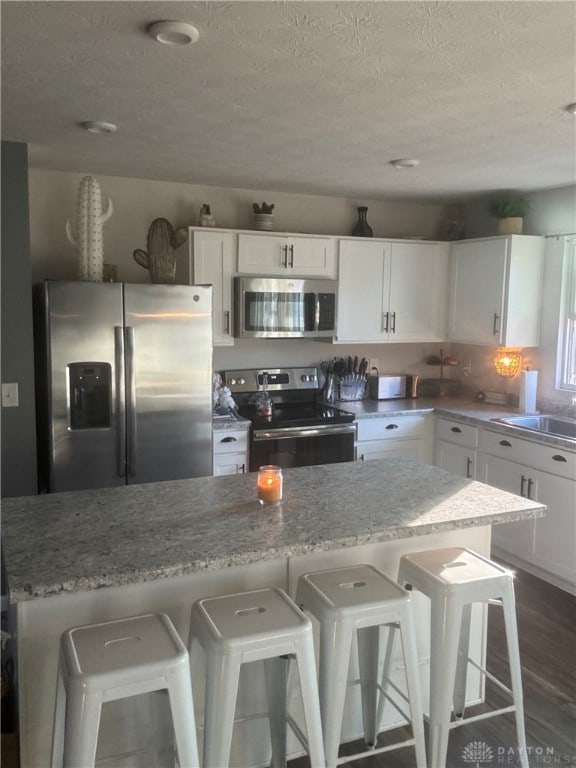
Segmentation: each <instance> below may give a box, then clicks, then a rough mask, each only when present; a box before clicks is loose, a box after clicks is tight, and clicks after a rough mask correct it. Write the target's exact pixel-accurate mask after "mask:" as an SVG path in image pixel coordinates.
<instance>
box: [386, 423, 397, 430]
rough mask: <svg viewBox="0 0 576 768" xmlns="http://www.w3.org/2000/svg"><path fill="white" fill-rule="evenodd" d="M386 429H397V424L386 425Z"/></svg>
mask: <svg viewBox="0 0 576 768" xmlns="http://www.w3.org/2000/svg"><path fill="white" fill-rule="evenodd" d="M386 429H398V424H387V425H386Z"/></svg>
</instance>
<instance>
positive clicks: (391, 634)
mask: <svg viewBox="0 0 576 768" xmlns="http://www.w3.org/2000/svg"><path fill="white" fill-rule="evenodd" d="M397 629H398V627H397V625H396V624H388V638H387V640H386V651H385V652H384V665H383V667H382V682H381V686H382V693H381V694H380V698H379V699H378V712H377V714H376V727H377V728H378V730H380V728H381V727H382V720H383V718H384V708H385V707H386V694H387V693H388V688H389V685H388V681H389V679H390V668H391V666H392V651H393V650H394V641H395V639H396V630H397Z"/></svg>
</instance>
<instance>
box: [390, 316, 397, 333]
mask: <svg viewBox="0 0 576 768" xmlns="http://www.w3.org/2000/svg"><path fill="white" fill-rule="evenodd" d="M391 317H392V326H391V328H390V333H396V312H392V315H391Z"/></svg>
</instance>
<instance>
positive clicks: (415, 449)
mask: <svg viewBox="0 0 576 768" xmlns="http://www.w3.org/2000/svg"><path fill="white" fill-rule="evenodd" d="M372 459H416V460H417V461H422V462H424V461H425V446H424V441H423V440H366V441H365V442H363V443H359V444H358V445H357V446H356V460H357V461H371V460H372Z"/></svg>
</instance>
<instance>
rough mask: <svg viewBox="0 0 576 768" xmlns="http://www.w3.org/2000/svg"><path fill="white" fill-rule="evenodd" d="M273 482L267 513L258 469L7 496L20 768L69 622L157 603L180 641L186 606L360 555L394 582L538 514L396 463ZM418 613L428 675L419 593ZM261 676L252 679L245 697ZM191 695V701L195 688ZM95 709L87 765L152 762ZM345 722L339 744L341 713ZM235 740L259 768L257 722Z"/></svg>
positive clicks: (45, 718)
mask: <svg viewBox="0 0 576 768" xmlns="http://www.w3.org/2000/svg"><path fill="white" fill-rule="evenodd" d="M284 476H285V477H284V498H283V501H282V502H281V503H280V504H279V505H277V506H261V505H260V504H259V503H258V502H257V499H256V475H255V474H247V475H238V476H229V477H219V478H216V477H215V478H197V479H193V480H182V481H174V482H167V483H153V484H146V485H135V486H127V487H125V488H115V489H103V490H97V491H86V492H72V493H61V494H54V495H48V496H36V497H25V498H17V499H7V500H5V501H4V504H3V541H4V548H5V556H6V562H7V568H8V579H9V587H10V592H11V601H12V602H13V603H15V609H16V615H17V632H18V652H19V678H18V679H19V696H20V731H21V733H20V739H21V758H22V766H23V768H28V767H32V766H33V767H34V768H43V766H45V765H47V764H48V762H49V748H50V734H51V725H52V712H53V699H54V690H55V680H56V667H57V649H58V640H59V636H60V634H61V632H62V631H63V630H64V629H66V628H67V627H70V626H74V625H78V624H84V623H89V622H93V621H105V620H109V619H113V618H118V617H121V616H129V615H134V614H137V613H141V612H146V611H151V610H152V611H157V610H163V611H165V612H166V613H168V614H169V615H170V617H171V618H172V620H173V621H174V623H175V625H176V628H177V629H178V631H179V632H180V633H181V634H182V636H183V637H184V638H185V639H186V637H187V632H188V622H189V615H190V606H191V603H192V602H193V601H194V600H196V599H198V598H199V597H204V596H210V595H216V594H223V593H226V592H233V591H240V590H244V589H251V588H258V587H263V586H280V587H283V588H285V589H287V591H288V592H289V593H290V594H294V588H295V583H296V580H297V578H298V576H299V575H300V574H301V573H303V572H305V571H307V570H314V569H316V568H324V567H333V566H340V565H346V564H349V563H352V562H372V563H374V564H375V565H377V566H378V567H380V568H381V569H382V570H384V571H385V572H386V573H388V575H390V576H392V577H394V576H395V575H396V569H397V566H398V560H399V557H400V556H401V555H402V554H404V553H405V552H408V551H414V550H422V549H428V548H433V547H442V546H454V545H457V544H460V545H464V546H470V547H473V548H474V549H476V550H477V551H479V552H482V553H484V554H489V551H490V530H491V526H492V525H495V524H498V523H504V522H512V521H515V520H522V519H526V518H530V517H538V516H541V515H542V514H544V512H545V508H544V507H543V505H541V504H539V503H537V502H534V501H531V500H530V499H525V498H520V497H518V496H514V495H513V494H510V493H507V492H504V491H500V490H499V489H496V488H492V487H489V486H486V485H483V484H481V483H477V482H474V481H470V480H466V479H464V478H461V477H457V476H455V475H452V474H449V473H447V472H444V471H443V470H441V469H438V468H436V467H432V466H428V465H424V464H420V463H418V462H416V461H412V460H408V459H389V460H383V461H372V462H367V463H362V462H356V463H345V464H330V465H323V466H315V467H302V468H298V469H288V470H285V471H284ZM417 597H418V598H421V596H417ZM417 609H418V612H419V616H418V622H419V634H420V638H419V646H420V648H421V655H422V662H423V680H425V678H426V675H425V670H426V660H427V655H428V651H427V647H426V639H427V633H426V626H427V620H428V617H427V614H426V610H427V606H426V604H425V602H424V599H423V598H422V600H420V601H419V602H418V601H417ZM475 621H477V622H478V631H476V632H474V633H473V634H474V636H475V637H476V638H477V647H476V648H475V651H474V654H475V656H476V657H477V658H478V659H480V660H481V659H482V657H483V654H484V652H485V649H484V640H483V638H484V635H485V633H484V631H483V630H484V623H485V613H484V612H483V611H482V610H480V611H479V613H478V615H477V616H476V617H475ZM248 674H252V673H248ZM259 677H260V674H259V672H257V671H254V673H253V674H252V677H251V683H252V685H251V686H250V688H251V689H253V690H254V689H255V688H256V687H257V684H259V682H261V681H259ZM241 682H242V681H241ZM244 687H245V688H246V686H244ZM469 691H470V692H469V695H468V698H469V699H470V700H473V701H475V700H479V699H480V698H481V696H482V687H481V683H480V682H479V681H478V680H477V679H476V680H475V679H474V677H473V676H472V678H471V681H470V689H469ZM424 693H425V696H426V691H425V692H424ZM195 695H196V699H197V703H199V702H200V701H201V693H200V685H199V689H198V690H195ZM148 698H150V697H148ZM251 698H252V699H253V698H254V697H253V696H252V697H250V696H248V697H247V699H246V700H241V702H240V704H239V710H240V712H241V713H242V714H246V711H249V712H253V711H254V700H250V699H251ZM132 704H133V703H132ZM352 705H353V706H354V702H352ZM148 706H150V704H149V702H148V701H146V702H141V703H140V708H141V709H142V708H144V710H145V707H148ZM296 706H297V702H296ZM106 707H108V711H107V712H104V713H103V718H102V726H101V727H102V733H103V735H104V738H103V739H101V744H100V745H99V753H98V757H99V758H101V759H106V758H108V759H109V760H110V761H111V763H110V764H112V763H113V764H115V765H137V764H138V763H139V764H140V765H142V764H143V761H144V760H145V759H147V760H148V763H150V758H149V757H148V758H144V756H143V754H140V756H139V757H136V758H135V757H134V754H133V750H134V749H135V746H134V744H135V738H134V734H135V731H136V728H135V726H134V722H135V720H134V705H132V707H130V706H128V705H127V704H126V702H114V703H110V704H108V705H106ZM356 709H357V707H356ZM259 710H260V707H256V711H259ZM142 717H144V716H141V719H142ZM161 719H162V718H155V719H154V722H160V720H161ZM200 720H201V718H200ZM145 722H149V717H148V720H146V719H145ZM347 728H348V731H349V737H350V738H352V737H353V736H354V735H355V733H356V730H357V717H356V716H355V713H354V712H351V714H350V717H349V718H348V723H347ZM148 731H150V729H148ZM238 731H239V733H238V738H237V739H236V742H237V743H236V745H235V749H236V752H235V753H234V757H233V764H234V765H239V766H240V765H246V766H248V765H260V764H264V763H266V760H267V758H268V738H267V723H266V722H265V721H264V720H246V721H244V723H243V724H242V725H241V726H239V728H238ZM148 735H150V733H148ZM150 749H152V747H150ZM154 749H156V746H154ZM119 754H124V755H126V760H125V761H124V762H122V761H121V760H120V758H118V755H119ZM130 760H132V761H133V762H130ZM155 761H156V764H160V763H161V761H160V759H159V758H155ZM168 763H169V761H167V764H168Z"/></svg>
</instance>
